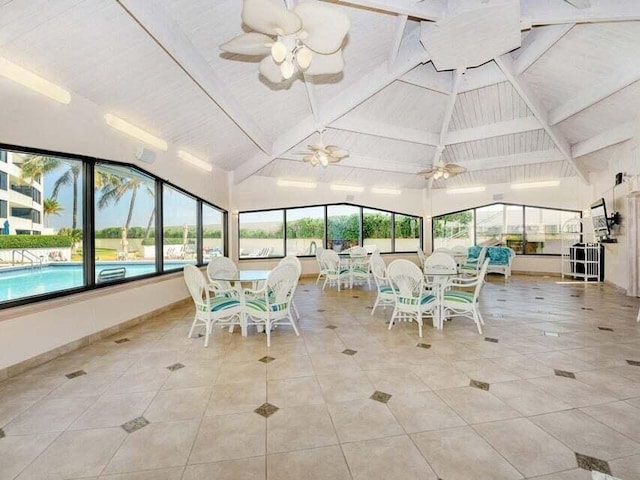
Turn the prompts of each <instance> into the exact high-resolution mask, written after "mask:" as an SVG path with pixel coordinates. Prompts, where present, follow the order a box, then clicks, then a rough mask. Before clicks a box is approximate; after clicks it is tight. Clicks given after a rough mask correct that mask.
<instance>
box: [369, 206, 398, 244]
mask: <svg viewBox="0 0 640 480" xmlns="http://www.w3.org/2000/svg"><path fill="white" fill-rule="evenodd" d="M391 218H392V215H391V213H390V212H382V211H380V210H371V209H369V208H363V209H362V243H363V246H365V247H367V250H371V251H373V250H375V249H376V248H378V249H380V252H382V253H385V252H393V245H392V242H391Z"/></svg>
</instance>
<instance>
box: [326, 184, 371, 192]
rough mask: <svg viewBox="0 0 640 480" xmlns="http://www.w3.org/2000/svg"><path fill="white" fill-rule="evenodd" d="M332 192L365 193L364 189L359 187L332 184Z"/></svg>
mask: <svg viewBox="0 0 640 480" xmlns="http://www.w3.org/2000/svg"><path fill="white" fill-rule="evenodd" d="M331 190H336V191H339V192H364V187H360V186H358V185H340V184H335V183H334V184H331Z"/></svg>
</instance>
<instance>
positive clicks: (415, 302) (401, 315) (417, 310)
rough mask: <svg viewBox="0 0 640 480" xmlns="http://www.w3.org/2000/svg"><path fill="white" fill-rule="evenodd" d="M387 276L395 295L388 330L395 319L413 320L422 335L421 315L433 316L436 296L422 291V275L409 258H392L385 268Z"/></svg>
mask: <svg viewBox="0 0 640 480" xmlns="http://www.w3.org/2000/svg"><path fill="white" fill-rule="evenodd" d="M387 277H388V278H389V283H390V285H391V287H392V289H393V293H394V295H395V302H396V303H395V307H394V309H393V315H392V316H391V322H389V330H391V327H392V326H393V324H394V322H395V321H396V320H405V321H406V320H408V321H413V320H415V321H416V322H417V323H418V333H419V335H420V337H422V317H423V316H424V315H427V314H430V315H431V316H433V312H434V308H435V307H436V304H437V302H436V297H435V296H433V295H431V294H427V293H425V292H424V275H423V274H422V271H421V270H420V269H419V268H418V267H417V266H416V264H415V263H413V262H410V261H409V260H394V261H393V262H391V264H390V265H389V267H388V268H387Z"/></svg>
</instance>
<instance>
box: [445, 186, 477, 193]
mask: <svg viewBox="0 0 640 480" xmlns="http://www.w3.org/2000/svg"><path fill="white" fill-rule="evenodd" d="M485 190H486V187H485V186H483V185H480V186H477V187H463V188H447V193H448V194H449V195H451V194H456V193H476V192H484V191H485Z"/></svg>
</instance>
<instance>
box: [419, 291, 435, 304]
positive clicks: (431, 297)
mask: <svg viewBox="0 0 640 480" xmlns="http://www.w3.org/2000/svg"><path fill="white" fill-rule="evenodd" d="M435 300H436V297H435V295H431V294H430V293H428V294H426V295H423V296H422V298H421V299H420V305H428V304H429V303H431V302H435Z"/></svg>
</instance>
